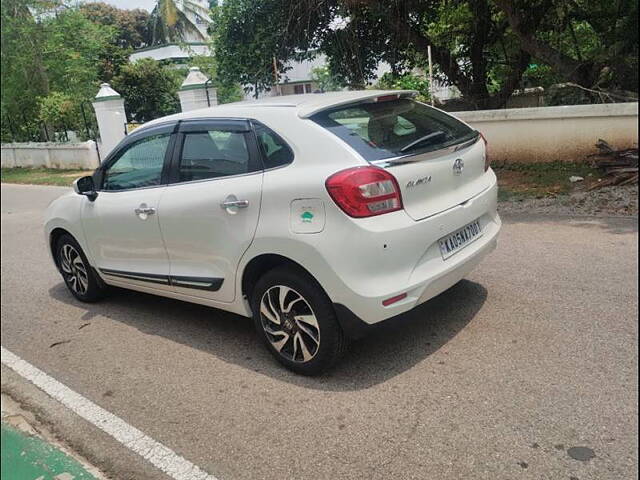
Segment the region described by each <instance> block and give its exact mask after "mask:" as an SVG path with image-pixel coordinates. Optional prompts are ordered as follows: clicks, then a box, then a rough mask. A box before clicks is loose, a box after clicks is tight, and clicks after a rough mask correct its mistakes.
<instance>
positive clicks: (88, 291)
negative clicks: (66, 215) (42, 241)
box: [56, 235, 107, 302]
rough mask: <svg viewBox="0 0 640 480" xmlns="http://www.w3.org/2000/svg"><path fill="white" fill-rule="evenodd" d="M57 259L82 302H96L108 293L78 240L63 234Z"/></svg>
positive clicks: (68, 282) (63, 273)
mask: <svg viewBox="0 0 640 480" xmlns="http://www.w3.org/2000/svg"><path fill="white" fill-rule="evenodd" d="M56 261H57V262H58V266H59V268H60V273H61V274H62V278H63V279H64V283H65V284H66V285H67V288H68V289H69V291H70V292H71V294H72V295H73V296H74V297H76V298H77V299H78V300H80V301H82V302H95V301H96V300H99V299H101V298H102V297H103V296H104V294H105V293H106V289H107V287H106V285H104V284H103V283H102V281H101V280H100V278H98V275H97V274H96V273H95V272H94V270H93V268H91V265H89V261H88V260H87V257H86V256H85V254H84V252H83V251H82V248H81V247H80V245H79V244H78V242H77V241H76V240H75V238H73V237H72V236H71V235H62V236H61V237H60V238H59V239H58V242H57V243H56Z"/></svg>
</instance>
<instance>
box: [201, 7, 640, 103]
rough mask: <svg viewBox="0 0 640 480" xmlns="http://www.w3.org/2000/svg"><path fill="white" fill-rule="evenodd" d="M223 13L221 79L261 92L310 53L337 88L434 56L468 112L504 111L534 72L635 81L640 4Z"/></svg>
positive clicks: (219, 23) (218, 29) (218, 44)
mask: <svg viewBox="0 0 640 480" xmlns="http://www.w3.org/2000/svg"><path fill="white" fill-rule="evenodd" d="M532 3H533V4H534V5H531V4H532ZM614 3H615V4H616V5H615V7H613V6H612V4H614ZM525 7H526V8H525ZM563 9H564V10H563ZM625 9H626V10H625ZM622 10H625V11H624V12H623V11H622ZM217 11H218V12H217V16H216V21H215V22H214V24H215V28H214V43H215V51H216V55H217V57H218V61H219V66H220V74H221V75H223V76H228V77H230V78H232V79H235V80H236V81H240V82H241V83H242V84H249V85H253V86H254V87H256V88H257V89H258V90H266V89H268V88H269V87H270V85H271V84H273V83H274V76H276V75H282V74H283V73H285V72H286V68H287V67H286V66H285V65H286V64H287V62H289V61H291V60H299V59H302V58H308V57H309V56H310V52H311V51H313V49H318V51H320V52H323V53H325V54H326V55H327V58H328V66H329V69H330V70H331V72H332V74H334V75H335V76H336V77H337V78H340V79H341V80H342V81H344V83H345V84H347V85H348V86H349V87H350V88H363V87H365V86H366V85H367V84H368V83H369V82H370V81H371V79H372V78H373V76H374V73H375V69H376V67H377V65H378V64H379V63H380V62H381V61H384V62H387V63H388V64H389V65H390V66H391V69H392V72H393V74H394V75H400V74H402V73H406V72H408V71H410V70H411V69H412V68H413V67H415V66H418V67H422V68H424V67H425V64H426V59H427V51H428V48H429V46H430V47H431V51H432V56H433V60H434V62H435V64H436V66H437V68H438V70H439V72H441V73H442V75H443V77H444V78H445V79H446V80H447V81H448V82H450V83H452V84H454V85H455V86H456V87H457V88H458V89H459V90H460V92H461V93H462V94H463V96H464V98H465V99H466V100H467V102H468V103H469V107H471V108H497V107H501V106H503V105H504V104H505V103H506V101H507V99H508V98H509V97H510V96H511V95H512V93H513V92H514V91H515V90H516V89H518V88H521V87H523V86H524V81H525V80H526V79H527V78H530V79H531V78H534V76H535V75H534V74H535V73H536V72H535V69H532V65H534V64H543V65H547V66H549V67H551V69H552V70H553V72H554V74H556V75H557V76H558V78H559V79H560V80H565V81H566V80H572V81H575V82H576V83H579V84H580V85H583V86H585V87H588V88H589V87H591V86H593V85H594V82H597V78H602V76H603V75H604V74H609V75H610V76H618V77H620V78H622V77H625V76H626V77H629V78H631V77H633V75H632V73H631V72H632V71H633V68H632V67H633V66H634V65H635V66H636V68H635V72H636V74H635V75H636V78H637V58H638V55H637V45H638V41H637V35H638V34H637V15H636V14H637V0H617V1H616V2H611V1H610V0H607V2H605V0H573V1H572V2H566V1H564V0H535V1H534V2H529V1H527V2H525V1H524V0H518V1H516V2H511V1H506V0H449V1H445V2H443V1H441V0H324V1H313V0H301V1H292V0H235V1H234V2H225V3H224V4H223V5H222V7H220V8H218V9H217ZM559 11H564V12H565V13H562V14H559V13H558V12H559ZM601 11H602V12H605V13H606V15H604V18H603V19H600V18H599V12H601ZM566 12H568V13H566ZM632 16H633V19H632V18H631V17H632ZM569 18H571V19H572V21H571V22H570V21H568V20H567V19H569ZM613 25H615V26H613ZM578 27H581V28H584V29H585V33H586V31H587V30H592V31H593V33H594V35H586V37H585V38H586V39H587V40H588V41H592V40H593V39H594V38H595V40H596V45H593V46H594V47H597V45H600V47H597V48H594V49H593V55H594V56H596V57H597V58H598V59H599V62H596V63H597V64H598V65H597V68H596V69H595V70H593V69H592V68H591V67H590V66H589V65H590V64H591V63H592V62H585V60H584V58H583V60H580V59H579V58H576V57H577V56H578V50H576V46H578V47H579V54H580V55H582V56H583V57H584V56H585V55H586V54H587V50H589V48H587V45H577V44H579V43H580V41H579V40H578V42H573V43H574V44H576V45H572V44H571V43H569V42H567V39H571V37H572V32H573V34H575V30H576V29H577V28H578ZM586 27H588V28H586ZM625 29H629V34H628V36H627V38H623V37H624V36H623V35H622V32H624V30H625ZM574 36H575V35H574ZM556 42H557V43H556ZM552 45H554V47H552ZM555 45H558V46H555ZM598 52H599V53H598ZM612 52H613V53H615V55H613V56H612V55H611V53H612ZM623 58H626V60H625V61H624V62H623V61H622V60H623ZM274 62H275V65H276V68H275V69H276V71H277V73H274ZM615 65H618V66H617V67H616V66H615ZM623 67H624V68H623ZM540 71H541V70H538V73H539V72H540ZM585 71H591V72H594V71H595V72H597V73H596V74H593V73H592V74H590V75H587V74H584V72H585ZM626 77H625V78H626ZM625 84H628V82H625Z"/></svg>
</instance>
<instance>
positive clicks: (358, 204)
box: [325, 167, 402, 218]
mask: <svg viewBox="0 0 640 480" xmlns="http://www.w3.org/2000/svg"><path fill="white" fill-rule="evenodd" d="M325 185H326V186H327V190H328V191H329V195H331V198H332V199H333V201H334V202H336V204H337V205H338V206H339V207H340V208H341V209H342V210H343V211H344V212H345V213H346V214H347V215H349V216H351V217H358V218H362V217H373V216H374V215H382V214H383V213H389V212H395V211H396V210H402V196H401V195H400V187H399V186H398V182H397V181H396V179H395V177H394V176H393V175H391V174H390V173H389V172H387V171H386V170H383V169H382V168H377V167H355V168H349V169H347V170H342V171H340V172H338V173H334V174H333V175H331V176H330V177H329V178H328V179H327V181H326V183H325Z"/></svg>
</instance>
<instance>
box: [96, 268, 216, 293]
mask: <svg viewBox="0 0 640 480" xmlns="http://www.w3.org/2000/svg"><path fill="white" fill-rule="evenodd" d="M100 272H102V273H103V274H104V275H106V276H109V277H119V278H126V279H128V280H137V281H139V282H148V283H156V284H160V285H170V286H175V287H181V288H193V289H195V290H208V291H210V292H216V291H218V290H220V287H222V283H223V282H224V278H208V277H180V276H173V275H158V274H154V273H139V272H125V271H123V270H111V269H107V268H101V269H100Z"/></svg>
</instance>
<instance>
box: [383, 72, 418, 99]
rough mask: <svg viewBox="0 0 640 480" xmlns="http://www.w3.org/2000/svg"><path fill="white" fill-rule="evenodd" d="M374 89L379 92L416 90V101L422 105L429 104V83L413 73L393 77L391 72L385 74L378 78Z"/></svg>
mask: <svg viewBox="0 0 640 480" xmlns="http://www.w3.org/2000/svg"><path fill="white" fill-rule="evenodd" d="M376 88H380V89H381V90H416V91H417V92H418V96H417V97H416V100H418V101H419V102H424V103H429V101H430V95H429V81H428V80H427V79H426V78H424V77H422V76H419V75H415V74H413V73H404V74H402V75H394V74H393V73H391V72H387V73H385V74H384V75H382V77H380V80H378V83H377V84H376Z"/></svg>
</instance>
